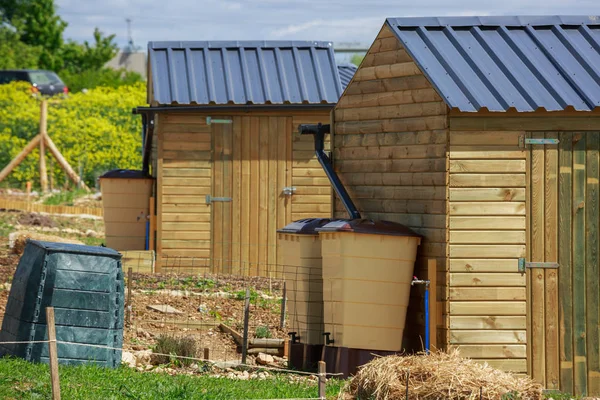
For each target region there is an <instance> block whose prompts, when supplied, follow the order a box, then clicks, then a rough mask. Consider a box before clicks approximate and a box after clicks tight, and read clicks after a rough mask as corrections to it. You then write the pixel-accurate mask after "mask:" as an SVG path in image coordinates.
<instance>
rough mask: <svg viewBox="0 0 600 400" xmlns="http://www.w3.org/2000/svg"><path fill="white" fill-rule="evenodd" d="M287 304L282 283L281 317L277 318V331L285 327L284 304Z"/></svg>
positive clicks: (284, 283) (285, 288) (285, 292)
mask: <svg viewBox="0 0 600 400" xmlns="http://www.w3.org/2000/svg"><path fill="white" fill-rule="evenodd" d="M286 302H287V286H286V282H285V281H283V295H282V297H281V316H280V318H279V329H283V328H284V327H285V303H286Z"/></svg>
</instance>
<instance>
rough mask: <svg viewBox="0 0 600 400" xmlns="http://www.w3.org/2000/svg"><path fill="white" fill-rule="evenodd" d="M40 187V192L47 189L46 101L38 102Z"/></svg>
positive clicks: (44, 191)
mask: <svg viewBox="0 0 600 400" xmlns="http://www.w3.org/2000/svg"><path fill="white" fill-rule="evenodd" d="M39 133H40V136H41V137H42V140H40V187H41V189H42V193H46V192H47V191H48V171H47V170H46V143H45V142H46V136H48V102H47V101H46V100H42V102H41V103H40V131H39Z"/></svg>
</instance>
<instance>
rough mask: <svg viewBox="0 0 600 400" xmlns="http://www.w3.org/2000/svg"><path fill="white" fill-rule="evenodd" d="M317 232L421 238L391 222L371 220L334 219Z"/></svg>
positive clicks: (407, 228)
mask: <svg viewBox="0 0 600 400" xmlns="http://www.w3.org/2000/svg"><path fill="white" fill-rule="evenodd" d="M316 231H317V232H354V233H367V234H371V235H388V236H411V237H421V235H419V234H417V233H416V232H415V231H413V230H412V229H410V228H409V227H407V226H405V225H402V224H399V223H397V222H391V221H373V220H372V219H335V220H332V221H331V222H330V223H328V224H327V225H325V226H323V227H321V228H317V229H316Z"/></svg>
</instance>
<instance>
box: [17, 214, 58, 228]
mask: <svg viewBox="0 0 600 400" xmlns="http://www.w3.org/2000/svg"><path fill="white" fill-rule="evenodd" d="M17 221H18V223H19V224H21V225H28V226H43V227H46V228H54V227H55V226H56V223H55V222H54V220H53V219H52V218H50V217H49V216H47V215H41V214H38V213H23V214H21V215H19V218H18V219H17Z"/></svg>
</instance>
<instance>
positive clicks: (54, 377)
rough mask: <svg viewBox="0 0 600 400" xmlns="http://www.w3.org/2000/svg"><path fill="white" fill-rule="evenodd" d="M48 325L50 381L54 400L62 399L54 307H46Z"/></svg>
mask: <svg viewBox="0 0 600 400" xmlns="http://www.w3.org/2000/svg"><path fill="white" fill-rule="evenodd" d="M46 326H47V327H48V350H49V351H48V353H49V356H50V381H51V383H52V400H60V379H59V376H58V351H57V349H56V326H55V325H54V307H46Z"/></svg>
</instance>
